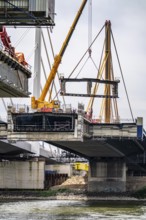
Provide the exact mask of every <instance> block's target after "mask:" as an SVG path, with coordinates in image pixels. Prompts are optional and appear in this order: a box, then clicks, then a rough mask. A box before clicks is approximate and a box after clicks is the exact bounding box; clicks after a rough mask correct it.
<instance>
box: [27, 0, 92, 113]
mask: <svg viewBox="0 0 146 220" xmlns="http://www.w3.org/2000/svg"><path fill="white" fill-rule="evenodd" d="M87 1H88V0H83V1H82V4H81V6H80V8H79V10H78V12H77V14H76V17H75V19H74V21H73V23H72V26H71V28H70V30H69V32H68V34H67V36H66V38H65V41H64V43H63V45H62V47H61V49H60V52H59V54H58V55H57V56H56V57H55V58H54V63H53V65H52V68H51V71H50V74H49V76H48V79H47V81H46V83H45V86H44V88H43V90H42V92H41V95H40V97H39V98H38V99H36V98H35V97H34V96H33V97H31V107H32V109H37V110H39V109H49V110H50V109H51V111H52V110H53V109H59V108H60V102H59V101H58V100H51V101H48V102H47V101H45V98H46V95H47V92H48V91H49V89H50V86H51V84H52V82H53V80H54V78H55V76H56V73H57V70H58V67H59V65H60V63H61V60H62V57H63V55H64V53H65V50H66V48H67V45H68V43H69V41H70V39H71V36H72V34H73V32H74V30H75V27H76V25H77V23H78V20H79V18H80V16H81V14H82V12H83V10H84V7H85V5H86V3H87Z"/></svg>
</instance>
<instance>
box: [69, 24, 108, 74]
mask: <svg viewBox="0 0 146 220" xmlns="http://www.w3.org/2000/svg"><path fill="white" fill-rule="evenodd" d="M104 27H105V24H104V25H103V27H102V28H101V29H100V31H99V32H98V34H97V35H96V36H95V38H94V40H93V41H92V43H91V44H90V46H89V47H88V49H87V50H86V51H85V53H84V54H83V56H82V57H81V58H80V60H79V62H78V63H77V64H76V66H75V67H74V69H73V70H72V72H71V73H70V75H69V76H68V78H70V77H71V76H72V74H73V73H74V71H75V70H76V69H77V67H78V66H79V64H80V63H81V61H82V60H83V59H84V57H85V56H86V54H87V53H88V52H89V48H91V46H92V45H93V44H94V43H95V41H96V39H97V38H98V36H99V35H100V33H101V32H102V30H103V28H104Z"/></svg>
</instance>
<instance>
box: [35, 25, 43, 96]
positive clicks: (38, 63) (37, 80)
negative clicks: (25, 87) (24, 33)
mask: <svg viewBox="0 0 146 220" xmlns="http://www.w3.org/2000/svg"><path fill="white" fill-rule="evenodd" d="M35 45H36V49H35V58H34V76H35V77H34V80H33V81H34V82H33V95H34V96H35V97H36V98H39V96H40V87H41V86H40V85H41V79H40V72H41V28H39V27H38V28H37V27H36V29H35Z"/></svg>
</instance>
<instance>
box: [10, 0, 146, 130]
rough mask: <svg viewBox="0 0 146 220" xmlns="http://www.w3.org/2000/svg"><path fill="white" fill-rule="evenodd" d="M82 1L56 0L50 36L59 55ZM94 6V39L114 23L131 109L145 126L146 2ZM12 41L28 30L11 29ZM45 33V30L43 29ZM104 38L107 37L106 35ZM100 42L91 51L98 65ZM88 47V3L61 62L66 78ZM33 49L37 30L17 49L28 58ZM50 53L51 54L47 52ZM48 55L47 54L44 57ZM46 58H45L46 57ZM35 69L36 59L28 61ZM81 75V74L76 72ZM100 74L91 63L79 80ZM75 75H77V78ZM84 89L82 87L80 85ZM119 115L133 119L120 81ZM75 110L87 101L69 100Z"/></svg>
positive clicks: (96, 2)
mask: <svg viewBox="0 0 146 220" xmlns="http://www.w3.org/2000/svg"><path fill="white" fill-rule="evenodd" d="M80 4H81V0H78V1H77V0H76V1H75V0H56V9H55V11H56V16H55V23H56V26H55V27H54V29H53V33H52V34H51V36H52V40H53V45H54V50H55V53H56V54H57V53H58V52H59V50H60V47H61V45H62V43H63V41H64V39H65V37H66V33H67V31H68V30H69V27H70V26H71V24H72V21H73V19H74V17H75V14H76V12H77V10H78V9H79V6H80ZM92 4H93V22H92V27H93V33H92V37H93V38H94V37H95V35H96V34H97V33H98V32H99V30H100V29H101V27H102V26H103V25H104V23H105V21H106V20H111V23H112V31H113V34H114V38H115V42H116V46H117V49H118V54H119V58H120V62H121V66H122V70H123V74H124V79H125V82H126V87H127V90H128V95H129V99H130V103H131V106H132V110H133V114H134V118H136V117H138V116H139V117H144V124H145V127H146V101H145V99H146V98H145V94H146V24H145V23H146V1H145V0H122V1H121V0H92ZM8 31H9V33H10V35H11V40H12V42H14V43H15V42H17V41H18V40H19V38H20V36H21V33H23V32H24V31H25V30H24V28H23V29H22V30H20V29H19V28H16V29H14V28H11V29H9V30H8ZM44 33H45V30H44ZM102 37H104V32H103V35H102ZM102 37H101V38H100V39H99V41H98V40H97V42H96V44H95V45H94V47H93V48H92V51H93V52H92V55H93V58H94V60H95V61H96V62H97V65H98V59H99V57H100V55H101V48H102V43H103V38H102ZM87 47H88V4H87V5H86V8H85V9H84V11H83V14H82V16H81V19H80V20H79V22H78V25H77V28H76V30H75V32H74V34H73V36H72V38H71V41H70V43H69V45H68V47H67V50H66V52H65V55H64V57H63V59H62V64H61V65H60V68H59V72H60V73H64V75H65V77H67V76H68V75H69V73H70V72H71V71H72V69H73V68H74V66H75V64H76V63H77V62H78V60H79V59H80V57H81V56H82V54H83V53H84V52H85V50H86V49H87ZM33 48H34V30H33V29H31V30H30V31H29V32H28V34H27V35H26V37H25V38H24V39H23V41H22V43H20V44H19V45H18V46H17V47H16V49H17V50H19V51H24V53H25V54H26V57H29V56H30V54H31V51H33ZM48 53H50V51H49V49H48ZM43 56H45V54H44V55H43ZM44 59H45V58H44ZM29 62H30V64H31V65H32V66H33V65H34V63H33V57H31V59H30V60H29ZM113 63H114V65H115V70H116V72H115V77H120V80H122V78H121V76H120V71H119V69H118V68H117V60H116V59H115V60H113ZM77 73H78V72H77ZM94 74H95V77H96V74H97V71H96V70H95V68H94V66H93V63H92V62H91V61H90V60H89V61H88V64H87V66H85V69H84V70H83V71H82V72H81V75H80V77H87V76H88V77H90V76H93V75H94ZM74 76H75V75H74ZM78 87H80V88H81V84H80V85H79V86H78ZM119 87H120V88H119V100H118V105H119V112H120V116H121V118H130V111H129V107H128V103H127V100H126V95H125V92H124V89H123V84H122V82H121V84H120V86H119ZM67 101H68V102H69V103H72V104H73V105H74V107H76V106H77V102H79V101H82V102H83V103H85V105H87V103H88V100H85V99H82V100H81V99H80V98H72V97H71V98H67ZM99 103H100V101H99V100H97V99H96V100H95V108H94V115H98V113H97V114H96V108H97V109H98V106H99Z"/></svg>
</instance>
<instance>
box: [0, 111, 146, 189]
mask: <svg viewBox="0 0 146 220" xmlns="http://www.w3.org/2000/svg"><path fill="white" fill-rule="evenodd" d="M142 124H143V122H142V118H137V119H136V121H135V122H134V123H114V124H108V123H92V122H90V121H89V120H87V119H86V118H85V115H83V114H82V113H80V112H78V113H74V112H71V113H63V112H61V113H59V112H58V113H56V112H54V113H52V112H51V113H49V112H35V113H27V112H25V113H16V112H14V111H13V109H12V107H9V108H8V124H7V128H6V127H5V135H6V136H5V137H6V138H7V140H8V141H9V142H15V141H45V142H47V143H50V144H52V145H55V146H57V147H59V148H61V149H64V150H67V151H70V152H72V153H75V154H78V155H79V156H82V157H85V158H87V159H88V160H89V163H90V171H89V183H88V190H89V191H105V190H107V191H116V192H117V191H120V192H121V191H125V190H126V172H127V166H128V163H130V164H131V162H132V161H134V162H135V161H136V160H137V158H138V157H142V158H143V159H144V158H145V151H146V139H145V135H144V133H143V125H142ZM3 128H4V127H3ZM3 130H4V129H2V128H1V132H0V136H1V137H2V136H3V137H4V133H2V132H4V131H3ZM1 134H2V135H1Z"/></svg>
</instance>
